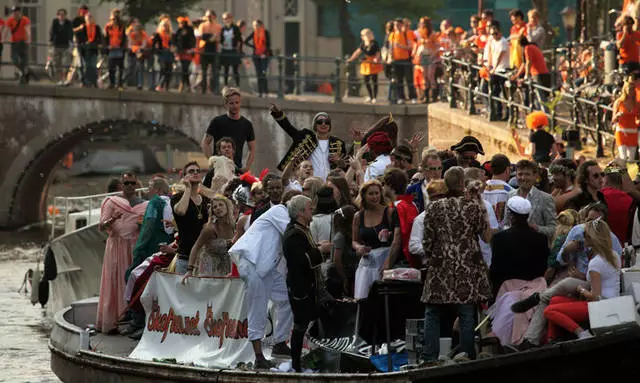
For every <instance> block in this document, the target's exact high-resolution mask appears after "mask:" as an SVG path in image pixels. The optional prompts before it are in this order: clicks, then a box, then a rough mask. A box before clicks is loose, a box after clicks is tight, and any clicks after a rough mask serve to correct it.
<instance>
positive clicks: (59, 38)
mask: <svg viewBox="0 0 640 383" xmlns="http://www.w3.org/2000/svg"><path fill="white" fill-rule="evenodd" d="M71 41H73V28H72V27H71V21H69V20H67V19H64V21H63V22H62V24H60V22H59V21H58V19H57V18H55V19H53V22H52V23H51V29H50V30H49V42H50V43H51V45H53V46H54V47H56V48H69V46H70V45H71Z"/></svg>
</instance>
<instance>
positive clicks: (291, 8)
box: [284, 0, 298, 17]
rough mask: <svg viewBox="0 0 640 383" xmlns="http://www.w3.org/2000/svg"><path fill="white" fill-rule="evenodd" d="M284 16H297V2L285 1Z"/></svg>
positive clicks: (292, 0) (295, 0)
mask: <svg viewBox="0 0 640 383" xmlns="http://www.w3.org/2000/svg"><path fill="white" fill-rule="evenodd" d="M284 15H285V16H294V17H295V16H298V0H285V3H284Z"/></svg>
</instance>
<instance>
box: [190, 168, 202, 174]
mask: <svg viewBox="0 0 640 383" xmlns="http://www.w3.org/2000/svg"><path fill="white" fill-rule="evenodd" d="M198 173H200V169H189V170H187V174H198Z"/></svg>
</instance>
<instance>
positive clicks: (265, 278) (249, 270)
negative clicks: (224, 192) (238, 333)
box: [229, 204, 293, 369]
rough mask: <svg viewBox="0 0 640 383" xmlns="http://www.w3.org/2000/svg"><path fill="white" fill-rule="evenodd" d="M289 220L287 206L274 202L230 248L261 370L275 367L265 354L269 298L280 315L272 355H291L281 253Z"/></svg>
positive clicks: (289, 322) (257, 365) (289, 325)
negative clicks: (263, 341)
mask: <svg viewBox="0 0 640 383" xmlns="http://www.w3.org/2000/svg"><path fill="white" fill-rule="evenodd" d="M289 221H290V218H289V213H288V211H287V208H286V206H284V205H282V204H278V205H274V206H273V207H271V208H270V209H269V210H268V211H266V212H265V213H264V214H262V215H261V216H260V217H259V218H258V219H256V221H255V222H254V223H253V224H251V226H250V227H249V229H248V230H247V231H246V232H245V233H244V235H242V237H240V239H239V240H238V241H237V242H236V243H235V244H234V245H233V246H232V247H231V249H229V254H230V255H231V258H232V259H233V261H234V262H235V264H236V265H237V266H238V273H239V274H240V278H241V279H242V280H243V281H244V283H245V294H246V298H247V307H248V310H249V312H248V321H249V340H250V341H251V343H252V345H253V351H254V353H255V355H256V362H255V367H256V368H259V369H268V368H271V367H275V365H274V364H273V362H271V361H270V360H268V359H266V358H265V357H264V354H263V353H262V338H263V337H264V332H265V327H266V323H267V305H268V303H269V299H271V301H273V303H274V306H275V307H276V315H277V322H276V324H275V326H274V327H275V334H274V339H275V341H276V344H275V345H274V346H273V348H272V350H271V354H272V355H282V356H286V357H290V355H291V350H290V349H289V347H288V346H287V345H286V340H287V339H288V338H289V335H290V333H291V328H292V326H293V315H292V313H291V306H290V305H289V296H288V292H287V282H286V275H287V270H286V268H287V266H286V262H285V260H284V257H283V255H282V235H283V234H284V231H285V229H286V227H287V225H288V224H289Z"/></svg>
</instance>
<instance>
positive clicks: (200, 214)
mask: <svg viewBox="0 0 640 383" xmlns="http://www.w3.org/2000/svg"><path fill="white" fill-rule="evenodd" d="M193 205H194V206H195V207H196V211H197V212H198V216H197V217H198V219H203V218H204V216H203V215H202V197H200V205H196V201H193Z"/></svg>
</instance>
